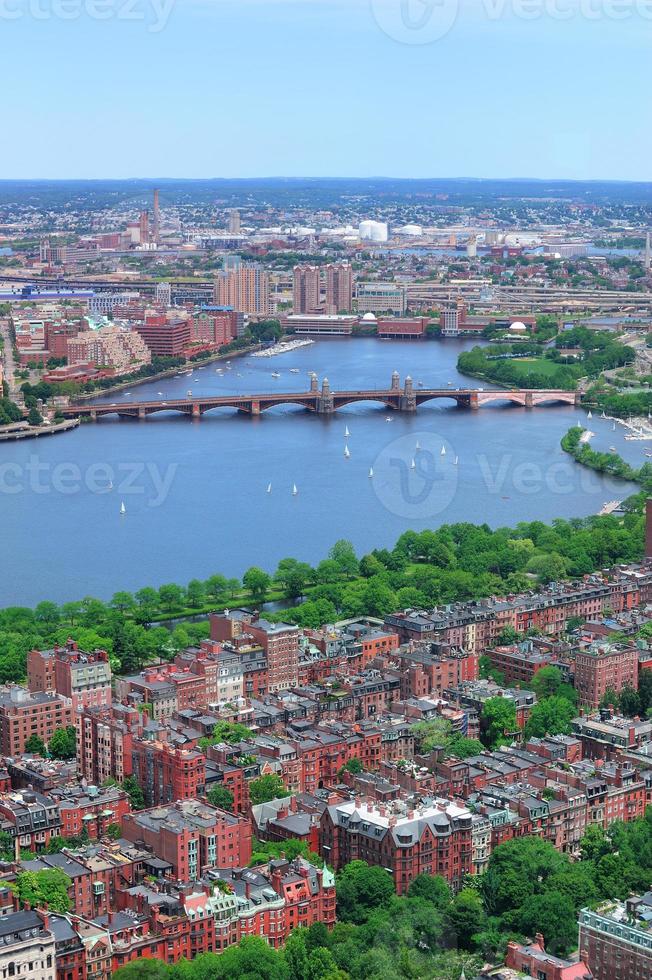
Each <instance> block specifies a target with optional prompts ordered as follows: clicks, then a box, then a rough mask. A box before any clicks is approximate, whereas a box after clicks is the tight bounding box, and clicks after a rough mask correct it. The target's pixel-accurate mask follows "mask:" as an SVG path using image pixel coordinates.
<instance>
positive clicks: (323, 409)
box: [60, 372, 580, 421]
mask: <svg viewBox="0 0 652 980" xmlns="http://www.w3.org/2000/svg"><path fill="white" fill-rule="evenodd" d="M438 398H444V399H449V400H452V401H455V402H457V405H458V406H459V407H460V408H468V409H479V408H483V407H484V406H486V405H491V404H492V403H495V402H509V403H511V404H513V405H520V406H522V407H524V408H535V407H536V406H539V405H547V404H554V403H562V404H566V405H578V404H579V403H580V396H579V394H576V393H575V392H573V391H561V390H557V389H554V390H553V389H550V390H543V389H536V390H535V389H525V388H519V389H513V388H510V389H492V390H487V391H485V390H484V389H478V388H450V387H449V388H415V387H414V384H413V382H412V379H411V378H409V377H408V378H406V379H405V383H404V384H403V385H402V386H401V383H400V380H399V376H398V374H397V373H396V372H394V374H393V375H392V382H391V385H390V387H389V388H386V389H367V390H357V391H332V390H331V387H330V385H329V383H328V379H326V378H325V379H324V381H323V383H322V386H321V388H320V387H319V384H318V381H317V378H316V377H314V376H313V379H312V382H311V386H310V390H309V391H285V392H274V393H269V394H262V395H210V396H205V397H200V396H198V395H193V394H192V393H191V392H189V393H188V397H187V398H167V399H162V398H161V399H157V400H156V401H139V402H133V401H131V402H127V401H121V402H115V403H113V404H110V405H109V404H106V403H104V404H101V405H98V404H96V405H92V404H90V405H89V404H87V405H68V406H66V407H65V408H63V409H61V410H60V411H62V413H63V415H64V416H66V417H67V418H73V417H74V418H84V417H86V418H89V419H91V420H92V421H96V420H97V419H99V418H102V417H103V416H105V415H118V416H120V417H121V418H135V419H144V418H146V417H147V416H148V415H153V414H155V413H156V412H181V413H182V414H184V415H190V416H192V417H194V418H198V417H199V416H201V415H203V414H204V413H205V412H210V411H211V409H215V408H234V409H236V410H237V411H239V412H243V413H245V414H247V415H260V414H261V412H264V411H266V410H267V409H268V408H273V407H274V406H276V405H298V406H300V407H301V408H305V409H307V410H308V411H310V412H315V413H316V414H318V415H330V414H332V413H333V412H335V411H337V409H338V408H343V407H344V406H345V405H352V404H354V403H357V402H380V403H381V404H382V405H384V406H385V407H386V408H388V409H390V410H391V411H394V412H416V410H417V408H418V407H419V405H423V404H425V403H426V402H429V401H433V400H435V399H438Z"/></svg>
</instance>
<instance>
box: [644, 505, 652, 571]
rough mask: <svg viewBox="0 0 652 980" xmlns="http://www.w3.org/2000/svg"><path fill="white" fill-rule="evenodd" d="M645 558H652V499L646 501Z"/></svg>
mask: <svg viewBox="0 0 652 980" xmlns="http://www.w3.org/2000/svg"><path fill="white" fill-rule="evenodd" d="M645 557H646V558H652V498H650V497H648V499H647V500H646V501H645Z"/></svg>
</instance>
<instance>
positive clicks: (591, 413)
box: [586, 409, 593, 419]
mask: <svg viewBox="0 0 652 980" xmlns="http://www.w3.org/2000/svg"><path fill="white" fill-rule="evenodd" d="M586 417H587V419H592V418H593V412H591V410H590V409H589V414H588V415H587V416H586Z"/></svg>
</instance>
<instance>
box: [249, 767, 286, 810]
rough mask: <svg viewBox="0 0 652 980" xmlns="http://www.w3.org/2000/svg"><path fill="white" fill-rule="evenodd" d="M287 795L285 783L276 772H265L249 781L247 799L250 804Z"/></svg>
mask: <svg viewBox="0 0 652 980" xmlns="http://www.w3.org/2000/svg"><path fill="white" fill-rule="evenodd" d="M287 795H288V791H287V789H286V786H285V783H284V782H283V780H282V779H281V777H280V776H277V775H276V773H267V774H266V775H265V776H259V777H258V779H252V780H251V782H250V783H249V799H250V801H251V805H252V806H256V805H257V804H258V803H269V801H270V800H277V799H280V798H282V797H284V796H287Z"/></svg>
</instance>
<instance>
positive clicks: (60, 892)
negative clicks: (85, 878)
mask: <svg viewBox="0 0 652 980" xmlns="http://www.w3.org/2000/svg"><path fill="white" fill-rule="evenodd" d="M71 887H72V881H71V879H70V878H69V877H68V875H67V874H64V873H63V871H61V869H60V868H48V869H47V870H44V871H23V872H21V873H19V874H18V875H17V876H16V884H15V891H16V894H17V896H18V900H19V902H20V903H21V905H25V904H26V903H29V905H30V906H31V907H32V908H42V907H43V906H44V905H45V904H47V906H48V908H49V909H51V910H52V911H53V912H69V911H70V907H71V906H70V897H69V895H68V890H69V889H70V888H71Z"/></svg>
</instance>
